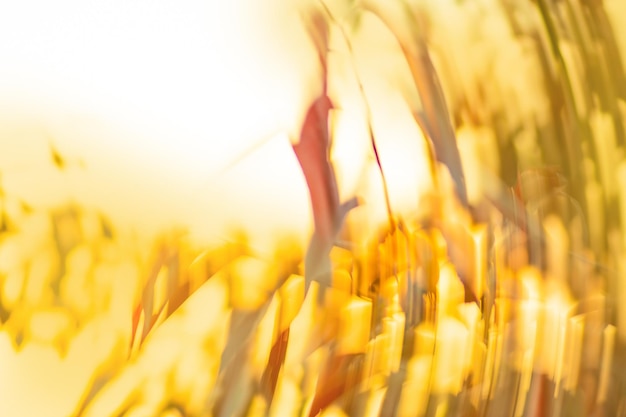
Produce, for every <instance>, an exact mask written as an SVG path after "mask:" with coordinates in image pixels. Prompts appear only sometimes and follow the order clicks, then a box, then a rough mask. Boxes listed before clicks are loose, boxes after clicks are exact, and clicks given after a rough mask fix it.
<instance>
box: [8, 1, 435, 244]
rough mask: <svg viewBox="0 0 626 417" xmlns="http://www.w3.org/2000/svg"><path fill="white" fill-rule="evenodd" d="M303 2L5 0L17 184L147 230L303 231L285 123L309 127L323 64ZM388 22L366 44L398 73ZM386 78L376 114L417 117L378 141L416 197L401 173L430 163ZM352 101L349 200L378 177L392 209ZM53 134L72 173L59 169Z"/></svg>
mask: <svg viewBox="0 0 626 417" xmlns="http://www.w3.org/2000/svg"><path fill="white" fill-rule="evenodd" d="M299 10H302V9H300V8H299V5H298V4H297V2H295V1H294V2H286V1H278V0H235V1H215V0H177V1H164V0H149V1H148V0H124V1H120V0H109V1H106V2H102V1H98V2H96V1H84V0H83V1H71V0H60V1H55V2H49V1H36V0H22V1H15V2H1V3H0V39H2V41H1V42H0V174H1V175H2V177H1V179H2V185H3V187H4V189H5V190H6V192H7V194H9V195H12V196H17V197H19V198H22V199H24V200H25V201H26V202H27V203H28V204H30V205H33V206H35V207H41V206H50V205H55V204H61V203H64V202H66V201H75V202H77V203H79V204H83V205H85V206H87V207H91V208H97V209H99V210H102V211H103V212H104V213H106V214H107V215H108V216H109V217H111V218H112V220H113V221H114V222H115V223H117V224H121V225H122V226H123V227H124V228H128V230H133V231H135V232H139V233H144V232H148V233H152V232H154V233H157V232H158V231H160V230H162V229H164V228H169V227H172V226H175V225H176V226H183V227H186V228H189V229H190V230H191V231H192V236H195V237H197V238H199V239H200V240H203V239H212V238H221V237H223V236H224V233H225V230H226V231H227V230H228V229H229V228H230V227H231V226H238V227H242V228H244V229H246V230H248V231H249V232H251V233H252V234H256V236H253V237H259V238H260V239H261V240H260V242H261V241H263V240H262V239H263V238H264V237H265V238H267V237H272V236H276V235H277V234H278V233H282V232H286V231H289V232H293V233H296V234H297V235H298V236H300V237H301V238H302V239H303V240H304V239H306V236H307V235H308V234H309V233H310V230H311V216H310V208H309V202H308V194H307V190H306V184H305V182H304V179H303V176H302V174H301V172H300V168H299V166H298V163H297V160H296V158H295V156H294V155H293V152H292V149H291V146H290V143H289V139H288V136H287V134H291V135H292V136H291V137H293V135H296V136H295V137H297V134H298V132H299V126H300V123H301V122H302V119H303V115H304V111H305V109H306V105H305V103H309V102H310V101H311V99H312V98H314V95H315V94H318V91H317V90H316V89H315V88H316V85H317V84H316V81H317V80H318V79H319V78H318V76H319V74H318V67H317V61H316V56H315V52H314V49H313V46H312V44H311V43H310V41H309V39H308V37H307V34H306V32H305V29H304V26H303V25H302V21H301V20H300V15H299V14H298V13H299ZM366 23H367V22H366ZM374 26H376V24H374ZM379 26H380V25H379ZM379 29H380V28H379ZM378 32H380V30H379V31H378ZM378 32H376V30H373V31H372V30H370V31H368V33H372V35H371V38H369V39H365V40H364V42H365V43H366V44H368V45H370V44H373V45H375V46H376V45H379V46H382V47H383V48H384V49H383V50H387V51H390V52H389V53H388V54H389V56H390V57H391V58H392V59H381V57H380V56H376V55H374V54H371V55H372V56H371V57H370V58H371V59H372V60H376V61H377V62H384V63H385V65H386V66H387V67H389V68H392V70H393V68H394V66H393V62H398V63H401V54H400V53H399V51H398V50H397V45H395V44H394V42H393V39H392V38H391V36H390V35H389V34H388V33H378ZM385 42H387V44H385ZM356 47H358V45H356ZM337 48H338V49H341V48H342V46H341V41H339V42H338V46H337ZM343 48H344V49H345V44H344V46H343ZM394 48H395V49H394ZM361 49H362V50H370V49H371V48H369V46H368V48H361ZM374 49H378V48H376V47H375V48H374ZM378 51H380V49H378ZM378 53H380V52H378ZM366 55H367V53H364V54H363V59H367V56H366ZM394 59H395V60H396V61H394ZM349 63H350V59H347V58H345V57H344V58H343V60H338V64H337V65H336V67H337V68H338V71H337V75H336V77H334V79H335V81H331V85H332V84H333V83H334V84H336V85H340V84H341V80H342V79H345V80H347V81H346V82H345V83H344V86H345V88H344V90H346V91H348V90H350V89H351V91H353V92H354V91H356V87H355V86H356V84H354V79H353V69H352V68H351V67H350V64H349ZM342 65H343V66H342ZM365 67H367V66H365ZM399 67H400V68H401V69H402V68H403V67H402V65H400V66H399ZM402 70H403V71H406V69H402ZM406 74H408V72H407V73H406ZM363 76H364V77H365V78H366V77H367V73H364V74H363ZM337 80H339V82H337ZM388 82H389V80H388V78H384V82H383V83H382V84H380V85H378V86H376V85H375V84H374V83H372V88H371V89H370V95H371V97H372V102H375V103H382V104H381V105H379V106H378V107H379V110H380V111H379V112H378V110H377V109H376V104H374V105H373V106H374V110H376V111H377V113H380V116H377V117H378V119H377V120H375V122H376V124H377V126H390V127H389V128H387V129H385V130H386V132H388V133H387V136H390V137H395V138H398V137H402V136H403V135H402V134H401V132H400V131H399V130H398V129H402V126H405V127H406V126H408V129H410V132H411V135H410V136H411V137H410V140H409V141H405V142H404V145H402V143H403V142H402V141H397V140H395V141H394V140H388V141H387V142H385V140H384V139H385V138H384V135H382V136H383V137H381V138H380V139H381V142H383V144H381V152H382V154H383V159H384V160H393V161H394V163H393V164H388V165H389V173H388V177H389V178H388V179H389V181H390V183H392V185H390V187H391V191H392V193H393V195H392V197H394V196H400V195H403V196H405V197H403V198H404V199H405V200H407V197H406V196H407V195H408V196H409V197H408V200H410V201H411V202H412V203H413V204H414V203H415V198H416V192H415V189H414V188H411V187H414V182H413V181H412V182H411V183H410V184H408V185H407V187H409V188H407V189H402V187H401V184H402V183H403V182H402V178H405V177H412V178H415V177H416V176H417V174H418V171H419V170H420V169H422V168H420V167H425V166H426V164H421V165H420V164H416V163H415V160H414V159H413V156H414V155H416V154H420V153H421V148H420V146H421V145H419V143H420V142H419V141H416V140H415V135H417V134H418V133H417V128H416V127H415V126H414V124H413V123H412V121H411V116H410V114H409V112H408V110H406V109H404V108H403V106H402V98H401V97H400V96H397V97H396V96H393V97H387V98H386V99H385V100H382V99H381V98H382V95H384V94H386V93H385V92H386V91H388V90H389V84H388ZM385 83H387V84H385ZM334 88H335V90H336V91H340V90H341V88H342V87H341V86H340V87H334ZM346 91H343V92H342V94H343V97H350V94H349V91H348V92H347V93H346ZM340 92H341V91H340ZM352 97H353V98H352V99H350V98H346V99H342V100H343V102H340V103H336V104H339V105H338V107H344V108H343V109H341V108H340V109H339V110H338V111H336V112H335V113H334V114H333V120H334V122H333V123H334V126H335V129H336V132H337V136H341V135H343V136H344V138H347V139H344V140H343V141H342V140H336V142H335V153H334V156H335V158H337V159H339V160H341V161H343V164H340V163H338V165H337V169H338V171H339V173H340V176H341V178H342V187H341V188H342V190H341V193H342V194H344V195H345V196H346V197H349V194H354V193H356V192H357V189H358V188H359V186H360V184H362V183H363V181H364V180H363V178H365V180H366V182H367V180H368V179H369V180H371V181H370V182H371V183H372V184H374V185H373V188H372V187H370V188H371V191H372V195H371V198H370V201H369V203H368V204H369V207H370V208H373V210H374V212H378V214H379V215H380V217H382V215H383V211H382V210H383V209H382V207H383V205H382V201H383V200H382V198H381V197H382V195H381V193H380V187H379V179H378V178H377V177H376V173H375V171H373V170H372V169H371V166H372V164H371V163H368V165H367V166H366V167H369V168H368V170H364V169H363V167H364V165H363V164H364V161H365V160H366V159H367V157H368V155H369V154H368V152H371V151H370V150H369V148H368V145H367V135H366V130H365V125H364V124H363V123H359V117H361V119H362V114H363V113H362V103H361V104H359V99H358V96H356V95H354V94H353V95H352ZM354 97H357V98H354ZM350 100H352V102H351V101H350ZM351 103H356V105H355V106H353V107H354V108H355V109H357V110H356V113H355V112H352V111H351V110H350V108H352V107H351ZM353 113H354V114H353ZM359 115H361V116H359ZM353 116H354V117H353ZM341 132H343V133H341ZM260 143H262V145H258V144H260ZM385 143H387V145H385ZM50 144H53V145H54V147H55V148H57V149H58V151H59V153H60V154H61V155H62V156H63V157H64V158H65V159H66V160H67V163H68V166H67V168H66V169H64V170H58V169H56V168H55V166H54V164H53V163H52V160H51V157H50ZM250 149H255V151H254V152H249V153H247V152H248V151H249V150H250ZM241 155H247V156H246V157H245V158H243V159H240V160H239V157H240V156H241ZM418 156H419V155H418ZM370 157H371V155H370ZM233 161H238V162H237V163H236V164H234V165H233V166H232V167H230V165H231V163H232V162H233ZM79 162H82V163H83V165H84V166H81V164H80V163H79ZM227 167H230V168H229V169H226V170H225V168H227ZM424 173H425V171H424ZM422 176H423V177H425V175H422ZM394 179H395V180H394ZM405 182H406V181H405ZM377 187H378V188H377ZM398 187H400V188H398ZM405 188H406V187H405ZM407 190H409V192H408V193H407ZM394 201H395V200H394Z"/></svg>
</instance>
